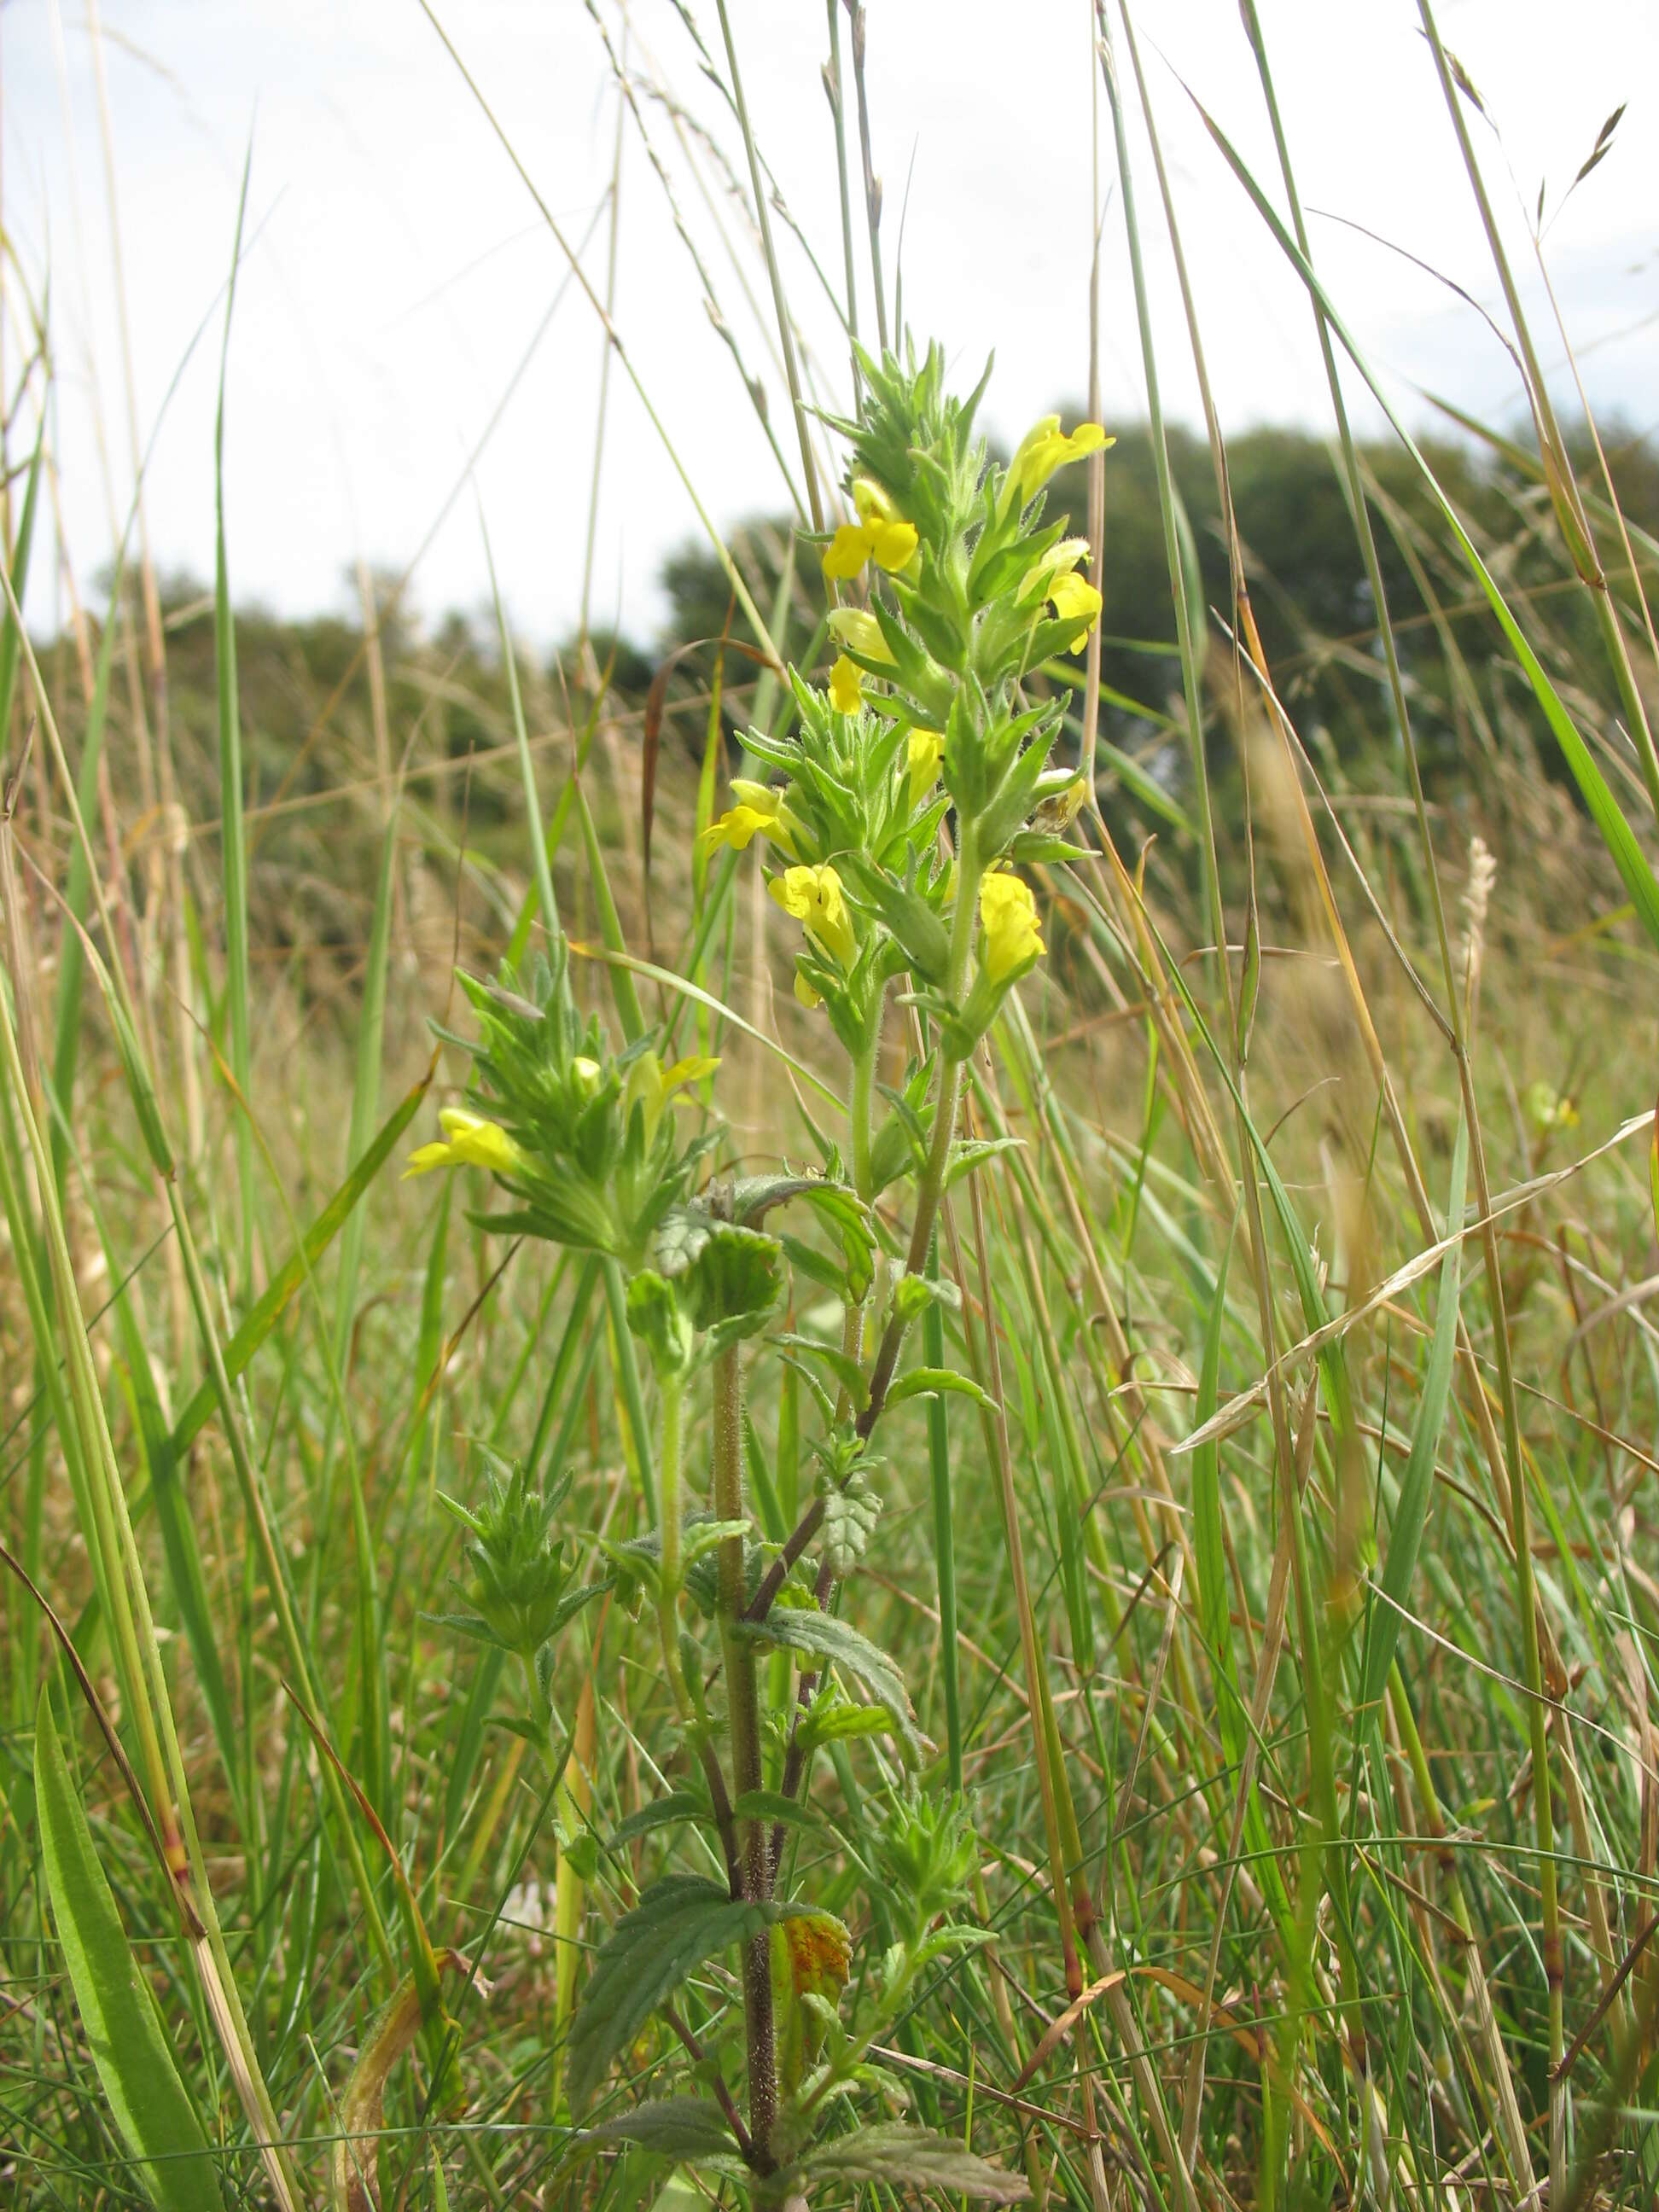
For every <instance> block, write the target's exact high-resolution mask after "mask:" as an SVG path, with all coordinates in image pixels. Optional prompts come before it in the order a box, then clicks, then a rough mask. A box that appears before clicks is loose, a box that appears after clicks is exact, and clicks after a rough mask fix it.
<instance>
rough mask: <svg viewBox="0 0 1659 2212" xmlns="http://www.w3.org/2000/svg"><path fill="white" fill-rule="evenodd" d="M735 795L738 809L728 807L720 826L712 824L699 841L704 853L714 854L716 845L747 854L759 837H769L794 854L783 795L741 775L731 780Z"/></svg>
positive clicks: (719, 821) (767, 784)
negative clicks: (754, 840)
mask: <svg viewBox="0 0 1659 2212" xmlns="http://www.w3.org/2000/svg"><path fill="white" fill-rule="evenodd" d="M732 797H733V798H734V799H736V800H737V802H738V803H737V805H735V806H732V807H728V808H727V810H726V812H725V813H724V814H722V815H721V816H720V819H719V820H718V821H717V822H711V823H709V825H708V828H707V829H705V830H704V831H703V833H702V836H701V837H700V838H699V839H698V841H697V842H698V844H699V845H700V846H701V847H702V850H703V851H704V852H705V853H712V852H713V851H714V848H715V847H716V846H717V845H729V846H730V847H731V848H732V851H733V852H734V853H743V852H746V851H747V850H748V849H749V846H750V842H752V841H753V839H755V838H756V837H769V838H770V839H771V841H772V842H773V843H774V844H775V845H778V846H781V848H782V849H783V850H784V851H785V852H786V853H789V854H793V852H794V849H795V844H794V838H793V835H792V834H791V830H790V826H789V823H788V821H787V817H786V816H785V813H784V806H783V793H781V791H775V790H774V789H773V788H772V787H771V785H770V784H769V783H755V782H752V781H750V778H749V777H747V776H744V775H739V776H734V777H733V778H732Z"/></svg>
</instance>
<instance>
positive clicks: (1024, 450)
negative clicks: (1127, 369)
mask: <svg viewBox="0 0 1659 2212" xmlns="http://www.w3.org/2000/svg"><path fill="white" fill-rule="evenodd" d="M1116 443H1117V441H1116V440H1115V438H1109V437H1108V436H1107V435H1106V433H1105V431H1104V430H1103V429H1102V428H1101V426H1100V424H1099V423H1098V422H1079V424H1078V426H1077V428H1075V429H1074V430H1073V431H1072V432H1071V434H1070V435H1069V436H1068V435H1065V434H1064V433H1062V431H1061V429H1060V417H1059V416H1058V415H1044V416H1040V417H1039V418H1038V420H1037V421H1036V422H1034V423H1033V424H1032V425H1031V427H1030V429H1029V430H1028V431H1027V432H1026V433H1025V435H1024V437H1023V438H1022V439H1021V440H1020V441H1019V445H1018V447H1017V449H1016V451H1015V453H1014V458H1013V459H1012V461H1010V462H1009V464H1008V474H1007V476H1006V477H1005V479H1004V481H1003V486H1002V490H1001V493H1000V496H999V498H998V501H997V512H998V513H999V514H1004V515H1006V513H1008V511H1009V509H1010V508H1011V507H1024V506H1025V505H1026V503H1027V502H1028V501H1030V500H1032V499H1035V498H1036V495H1037V493H1038V492H1040V491H1041V490H1042V487H1043V485H1044V484H1046V483H1048V479H1049V477H1051V476H1053V474H1054V471H1055V470H1056V469H1058V468H1063V467H1064V466H1065V465H1066V462H1067V461H1080V460H1082V459H1085V457H1086V456H1087V455H1088V454H1090V453H1103V452H1104V451H1105V450H1106V448H1107V447H1109V446H1114V445H1115V444H1116Z"/></svg>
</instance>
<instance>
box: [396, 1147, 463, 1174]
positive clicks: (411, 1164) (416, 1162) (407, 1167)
mask: <svg viewBox="0 0 1659 2212" xmlns="http://www.w3.org/2000/svg"><path fill="white" fill-rule="evenodd" d="M454 1157H455V1156H454V1154H453V1152H451V1151H450V1149H449V1146H447V1145H441V1144H433V1145H421V1146H417V1147H416V1150H415V1151H414V1152H411V1153H410V1156H409V1158H408V1160H407V1161H406V1162H405V1163H404V1182H408V1181H409V1179H410V1176H423V1175H430V1174H431V1172H432V1170H434V1168H447V1167H448V1166H449V1165H450V1164H452V1163H453V1159H454Z"/></svg>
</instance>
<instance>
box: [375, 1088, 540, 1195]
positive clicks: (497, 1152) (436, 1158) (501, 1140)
mask: <svg viewBox="0 0 1659 2212" xmlns="http://www.w3.org/2000/svg"><path fill="white" fill-rule="evenodd" d="M438 1120H439V1121H440V1122H441V1124H442V1127H443V1132H444V1138H443V1141H442V1142H441V1143H439V1144H433V1145H422V1146H420V1147H419V1148H418V1150H416V1151H415V1152H411V1153H410V1156H409V1164H408V1165H407V1166H406V1167H405V1168H404V1181H405V1182H407V1181H408V1180H409V1178H410V1176H420V1175H430V1174H431V1172H432V1170H433V1169H434V1168H460V1167H467V1168H488V1169H489V1171H490V1173H491V1174H492V1175H501V1176H510V1175H522V1174H523V1173H524V1172H525V1170H526V1168H527V1167H528V1166H529V1164H530V1163H529V1161H528V1160H527V1159H526V1158H525V1155H524V1154H523V1152H520V1149H519V1147H518V1146H517V1145H515V1144H514V1143H513V1139H512V1138H511V1137H509V1136H508V1135H507V1132H506V1130H505V1129H503V1128H501V1127H500V1126H499V1124H498V1123H496V1122H495V1121H485V1120H484V1118H483V1115H481V1114H470V1113H468V1111H467V1110H466V1109H465V1107H464V1106H446V1107H445V1108H444V1109H443V1111H442V1112H441V1114H440V1115H439V1116H438Z"/></svg>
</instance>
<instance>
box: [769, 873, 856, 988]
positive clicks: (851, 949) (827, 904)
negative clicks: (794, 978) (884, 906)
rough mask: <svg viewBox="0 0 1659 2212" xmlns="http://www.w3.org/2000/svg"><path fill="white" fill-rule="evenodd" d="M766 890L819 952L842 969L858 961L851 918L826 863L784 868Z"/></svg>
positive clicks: (844, 900)
mask: <svg viewBox="0 0 1659 2212" xmlns="http://www.w3.org/2000/svg"><path fill="white" fill-rule="evenodd" d="M767 889H768V890H769V892H770V893H771V895H772V896H773V897H774V898H775V900H776V901H777V902H778V904H779V905H780V906H781V908H783V910H784V912H785V913H786V914H789V915H793V916H794V918H795V920H796V921H798V922H799V923H800V925H801V927H802V928H803V929H805V932H806V934H807V936H808V937H809V938H810V939H811V941H812V943H813V944H814V945H816V946H817V948H818V950H819V951H823V952H828V953H829V955H830V957H832V958H833V959H835V960H837V961H839V962H840V963H841V965H842V967H843V968H850V967H851V966H852V964H853V963H854V960H855V959H856V958H857V957H858V949H859V945H858V939H857V937H856V936H855V935H854V930H853V918H852V916H851V915H850V914H849V913H848V910H847V901H846V899H845V898H844V897H843V896H842V888H841V878H840V877H839V876H838V875H837V874H836V871H835V870H834V869H833V868H832V867H831V866H829V862H828V861H827V860H826V861H825V862H824V863H823V866H821V867H816V868H813V867H795V868H786V869H785V870H784V872H783V873H782V874H781V876H774V877H773V878H772V880H771V882H770V883H769V884H768V885H767Z"/></svg>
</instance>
